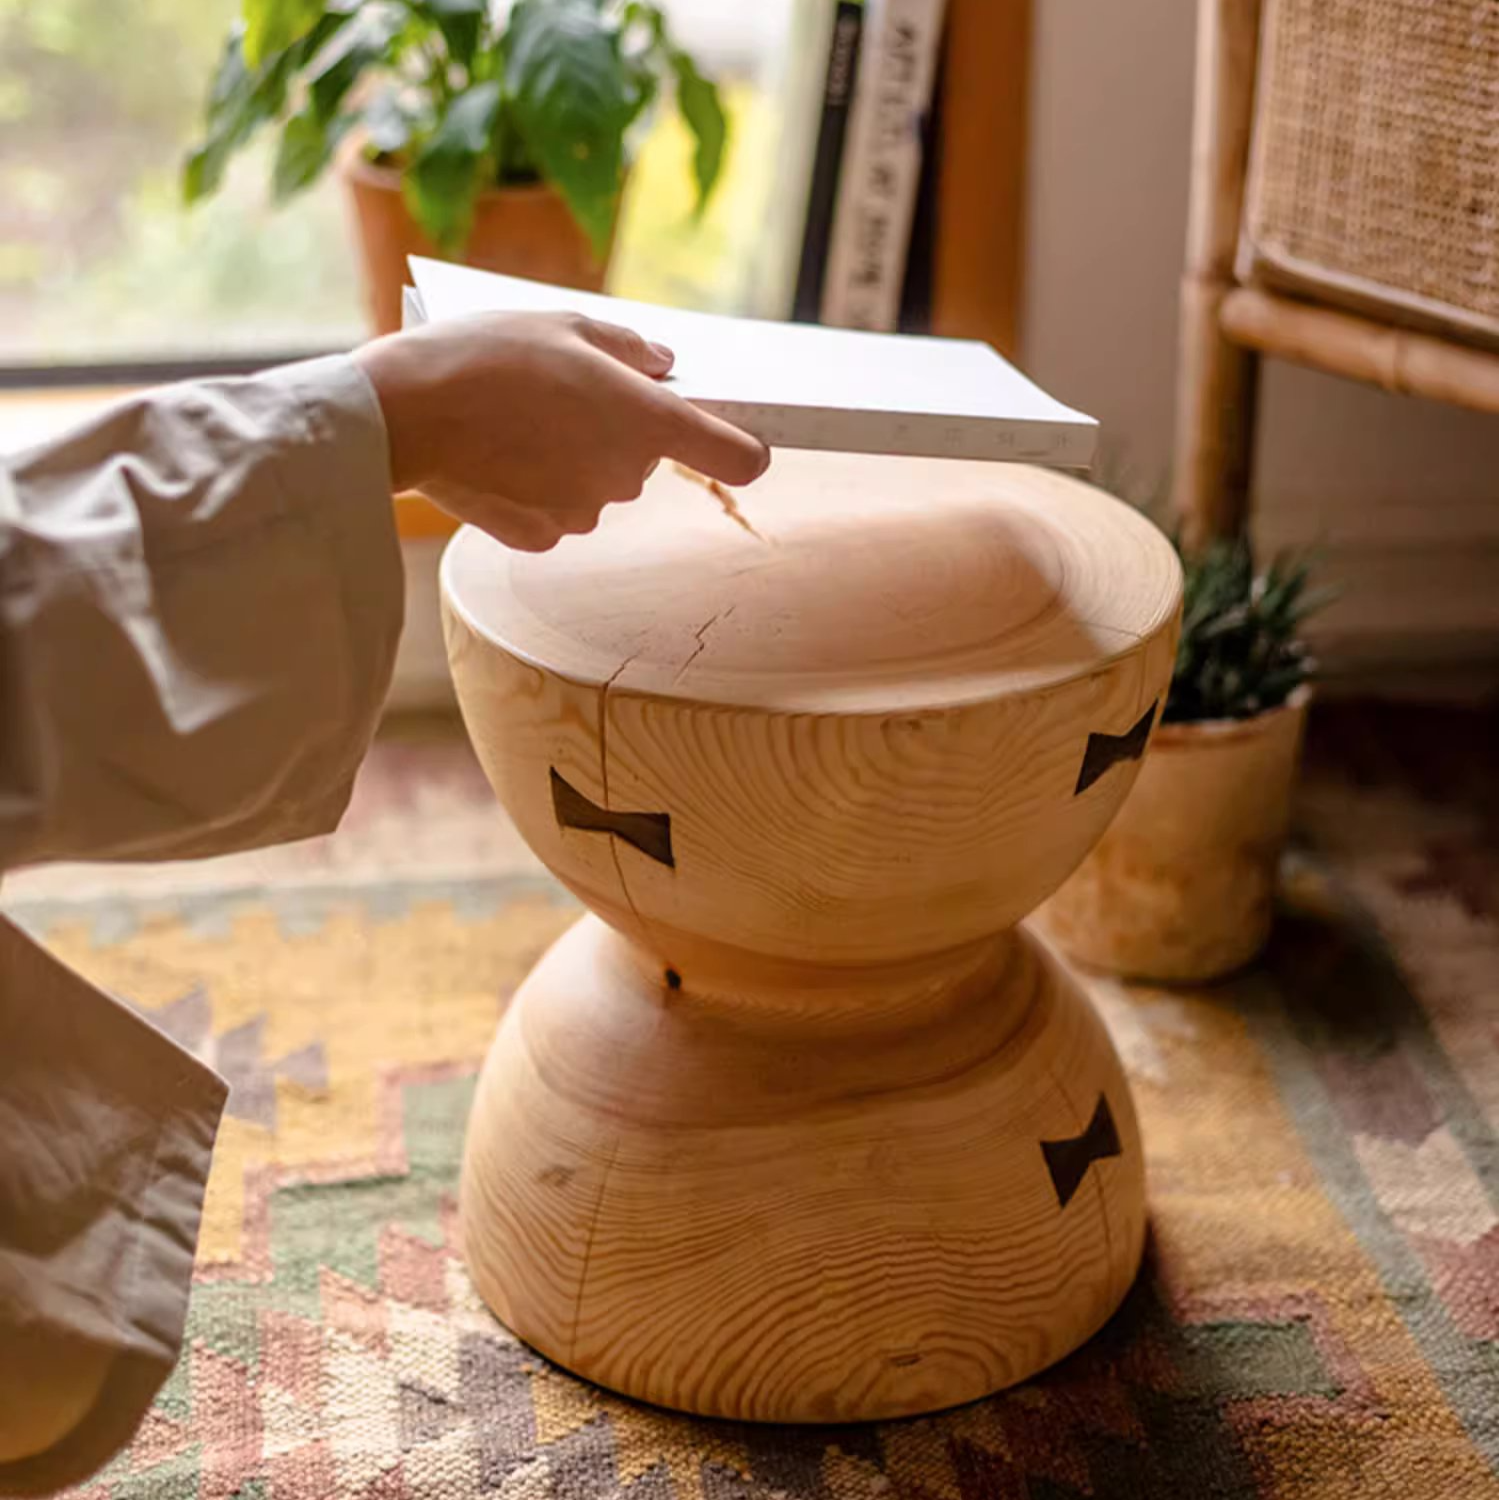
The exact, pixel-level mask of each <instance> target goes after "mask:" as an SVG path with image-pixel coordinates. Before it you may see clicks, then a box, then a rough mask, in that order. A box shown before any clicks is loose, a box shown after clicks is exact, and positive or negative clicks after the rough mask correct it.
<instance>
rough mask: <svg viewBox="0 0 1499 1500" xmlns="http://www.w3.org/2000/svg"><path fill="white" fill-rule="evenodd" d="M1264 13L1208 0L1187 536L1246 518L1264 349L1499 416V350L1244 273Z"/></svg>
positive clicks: (1193, 276) (1185, 482)
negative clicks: (1243, 227) (1298, 293)
mask: <svg viewBox="0 0 1499 1500" xmlns="http://www.w3.org/2000/svg"><path fill="white" fill-rule="evenodd" d="M1260 15H1261V4H1260V0H1198V9H1197V26H1198V30H1197V73H1196V84H1195V101H1194V117H1193V134H1192V170H1191V189H1190V192H1191V197H1190V207H1189V213H1188V227H1187V247H1186V262H1185V266H1184V269H1183V275H1182V286H1181V331H1180V344H1179V364H1178V370H1177V405H1176V434H1175V442H1174V458H1173V503H1174V505H1175V508H1176V511H1177V514H1178V516H1179V518H1180V520H1181V523H1182V530H1183V534H1184V537H1185V540H1186V541H1187V543H1188V544H1189V545H1201V544H1202V543H1204V542H1205V541H1207V540H1209V539H1210V538H1212V537H1215V536H1224V535H1232V534H1234V533H1235V532H1239V531H1242V530H1243V529H1244V528H1245V526H1246V525H1247V524H1248V519H1249V508H1250V484H1251V471H1252V460H1253V450H1254V428H1255V415H1256V404H1257V387H1258V379H1257V376H1258V368H1259V360H1260V359H1261V357H1263V356H1266V355H1269V356H1273V357H1275V358H1279V359H1286V360H1290V361H1292V362H1294V363H1297V364H1302V365H1308V366H1311V367H1312V368H1314V369H1319V370H1325V371H1327V372H1329V373H1331V374H1334V375H1341V376H1345V377H1347V378H1348V379H1351V380H1359V381H1363V382H1365V383H1367V384H1370V385H1374V386H1378V387H1379V388H1380V389H1382V390H1386V391H1391V392H1395V393H1397V394H1401V395H1411V396H1424V397H1427V398H1429V399H1431V400H1436V401H1445V402H1448V403H1449V404H1452V405H1456V406H1464V407H1468V408H1470V409H1472V410H1474V411H1484V412H1493V413H1495V414H1499V355H1496V354H1492V353H1488V352H1485V351H1483V350H1481V349H1477V348H1471V347H1469V346H1467V345H1464V344H1460V343H1457V342H1455V341H1453V340H1450V339H1446V338H1442V337H1440V336H1439V335H1436V334H1429V333H1419V332H1414V331H1411V330H1408V329H1404V328H1400V327H1397V326H1394V325H1392V324H1388V323H1383V322H1380V321H1378V320H1376V319H1374V318H1369V317H1363V316H1359V315H1356V314H1353V313H1348V312H1340V311H1335V310H1333V309H1332V308H1328V307H1324V306H1320V305H1318V304H1317V303H1315V302H1311V301H1301V300H1298V299H1295V298H1291V297H1287V296H1283V295H1279V294H1276V293H1273V292H1268V291H1265V290H1263V289H1261V288H1259V287H1250V286H1240V285H1237V284H1236V281H1235V274H1234V263H1235V257H1236V255H1237V251H1238V245H1239V231H1240V219H1241V212H1242V205H1243V200H1244V190H1245V183H1246V179H1247V176H1248V170H1249V144H1250V136H1251V132H1252V128H1253V120H1254V94H1255V73H1256V67H1257V57H1258V50H1259V33H1260Z"/></svg>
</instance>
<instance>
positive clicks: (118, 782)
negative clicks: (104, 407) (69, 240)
mask: <svg viewBox="0 0 1499 1500" xmlns="http://www.w3.org/2000/svg"><path fill="white" fill-rule="evenodd" d="M401 616H402V577H401V567H400V555H399V549H398V545H397V542H396V536H395V525H394V519H393V514H392V507H391V503H390V475H389V459H388V446H387V440H386V434H385V428H384V423H383V420H382V418H381V414H380V408H379V404H378V402H377V400H376V398H375V395H374V392H373V390H372V389H371V388H370V386H369V384H368V382H367V381H366V379H365V378H364V376H363V374H362V373H361V372H360V371H359V369H358V368H357V366H356V365H355V364H354V362H353V361H352V360H350V359H349V358H347V357H344V356H338V357H334V358H329V359H322V360H315V361H311V362H308V363H306V364H302V365H294V366H289V367H287V368H284V369H281V370H277V371H273V372H271V373H269V374H266V375H261V376H256V377H252V378H249V379H240V380H222V381H208V382H203V383H199V384H189V385H183V386H179V387H173V388H169V389H166V390H163V391H161V392H158V393H155V394H152V395H148V396H143V397H140V398H137V399H132V400H128V401H125V402H122V403H120V404H119V405H117V406H115V407H113V408H112V409H111V410H109V411H107V412H106V413H104V414H103V415H102V416H100V417H99V418H98V419H96V420H95V421H93V422H92V423H91V424H90V425H88V426H86V427H84V428H82V429H81V430H79V431H77V432H75V433H73V434H71V435H69V436H67V437H65V438H63V439H62V440H60V441H57V442H53V443H49V444H47V445H45V446H43V447H40V448H37V449H35V450H33V451H31V452H29V453H25V454H22V455H20V456H18V457H16V458H13V459H11V460H9V461H0V870H3V869H6V868H14V867H16V866H18V865H22V864H30V863H36V862H40V861H44V860H57V859H71V858H89V859H158V858H181V857H185V856H192V855H199V854H210V853H221V852H225V851H228V850H231V849H236V848H244V847H248V846H251V845H257V844H265V843H271V842H277V841H283V840H287V839H293V838H301V837H306V836H308V835H311V834H315V833H320V832H325V831H327V830H328V829H330V828H331V827H332V826H333V825H334V824H335V823H336V822H337V820H338V818H339V816H340V815H341V813H342V811H343V808H344V806H345V805H346V802H347V799H348V793H349V788H350V784H351V782H352V779H353V775H354V772H355V770H356V769H357V767H358V764H359V762H360V760H361V759H362V758H363V755H364V753H365V750H366V749H367V746H368V743H369V739H370V736H371V734H372V733H373V730H374V727H375V723H376V720H377V717H378V714H379V711H380V708H381V705H382V703H383V700H384V697H385V693H386V690H387V688H388V686H389V679H390V672H391V668H392V664H393V661H394V656H395V649H396V643H397V639H398V637H399V634H400V628H401Z"/></svg>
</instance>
